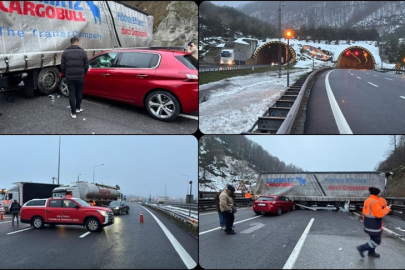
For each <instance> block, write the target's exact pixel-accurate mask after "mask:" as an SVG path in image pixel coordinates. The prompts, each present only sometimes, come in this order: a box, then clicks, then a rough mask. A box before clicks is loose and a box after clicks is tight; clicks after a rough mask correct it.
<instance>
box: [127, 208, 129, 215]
mask: <svg viewBox="0 0 405 270" xmlns="http://www.w3.org/2000/svg"><path fill="white" fill-rule="evenodd" d="M127 215H129V207H128V208H127Z"/></svg>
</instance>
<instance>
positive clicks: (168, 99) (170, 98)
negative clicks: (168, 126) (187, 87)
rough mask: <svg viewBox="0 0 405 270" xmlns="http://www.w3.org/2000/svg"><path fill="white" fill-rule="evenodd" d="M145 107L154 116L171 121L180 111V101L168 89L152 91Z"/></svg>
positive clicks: (147, 97)
mask: <svg viewBox="0 0 405 270" xmlns="http://www.w3.org/2000/svg"><path fill="white" fill-rule="evenodd" d="M145 108H146V110H147V111H148V113H149V114H150V116H152V117H153V118H155V119H157V120H160V121H164V122H170V121H173V120H174V119H175V118H176V117H177V116H178V115H179V113H180V103H179V101H178V100H177V98H176V97H175V96H174V95H173V94H171V93H169V92H166V91H160V90H158V91H152V92H150V93H149V94H148V95H147V96H146V99H145Z"/></svg>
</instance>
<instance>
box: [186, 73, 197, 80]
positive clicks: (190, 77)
mask: <svg viewBox="0 0 405 270" xmlns="http://www.w3.org/2000/svg"><path fill="white" fill-rule="evenodd" d="M186 77H187V79H186V80H185V81H186V82H198V76H197V75H194V74H186Z"/></svg>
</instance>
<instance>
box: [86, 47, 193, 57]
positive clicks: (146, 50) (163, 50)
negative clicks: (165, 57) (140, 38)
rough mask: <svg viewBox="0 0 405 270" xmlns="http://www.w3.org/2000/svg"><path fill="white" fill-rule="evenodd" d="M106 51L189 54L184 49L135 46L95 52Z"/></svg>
mask: <svg viewBox="0 0 405 270" xmlns="http://www.w3.org/2000/svg"><path fill="white" fill-rule="evenodd" d="M106 52H148V53H157V52H159V53H162V54H181V55H191V53H189V52H184V51H177V50H168V49H156V50H152V49H136V48H117V49H111V50H104V51H102V52H100V53H97V54H95V55H94V56H96V55H99V54H102V53H106Z"/></svg>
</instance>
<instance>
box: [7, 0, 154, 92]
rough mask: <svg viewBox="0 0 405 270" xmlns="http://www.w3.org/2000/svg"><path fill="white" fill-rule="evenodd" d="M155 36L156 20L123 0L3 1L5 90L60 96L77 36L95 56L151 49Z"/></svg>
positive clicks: (81, 45)
mask: <svg viewBox="0 0 405 270" xmlns="http://www.w3.org/2000/svg"><path fill="white" fill-rule="evenodd" d="M152 34H153V16H151V15H149V14H147V13H145V12H143V11H140V10H138V9H136V8H133V7H131V6H128V5H126V4H124V3H123V2H121V1H0V92H5V91H12V90H24V91H25V92H26V93H27V96H29V97H33V95H34V91H35V90H37V91H38V92H39V93H40V94H43V95H48V94H51V93H53V92H55V91H56V90H57V88H58V81H59V74H60V72H61V69H60V63H61V56H62V53H63V51H64V50H65V49H66V48H67V47H69V46H70V39H71V38H72V37H78V38H79V39H80V47H82V48H83V49H85V51H86V52H87V55H88V57H90V56H93V55H95V54H96V53H99V52H102V51H105V50H108V49H113V48H129V47H150V45H151V42H152ZM22 82H23V84H22Z"/></svg>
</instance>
